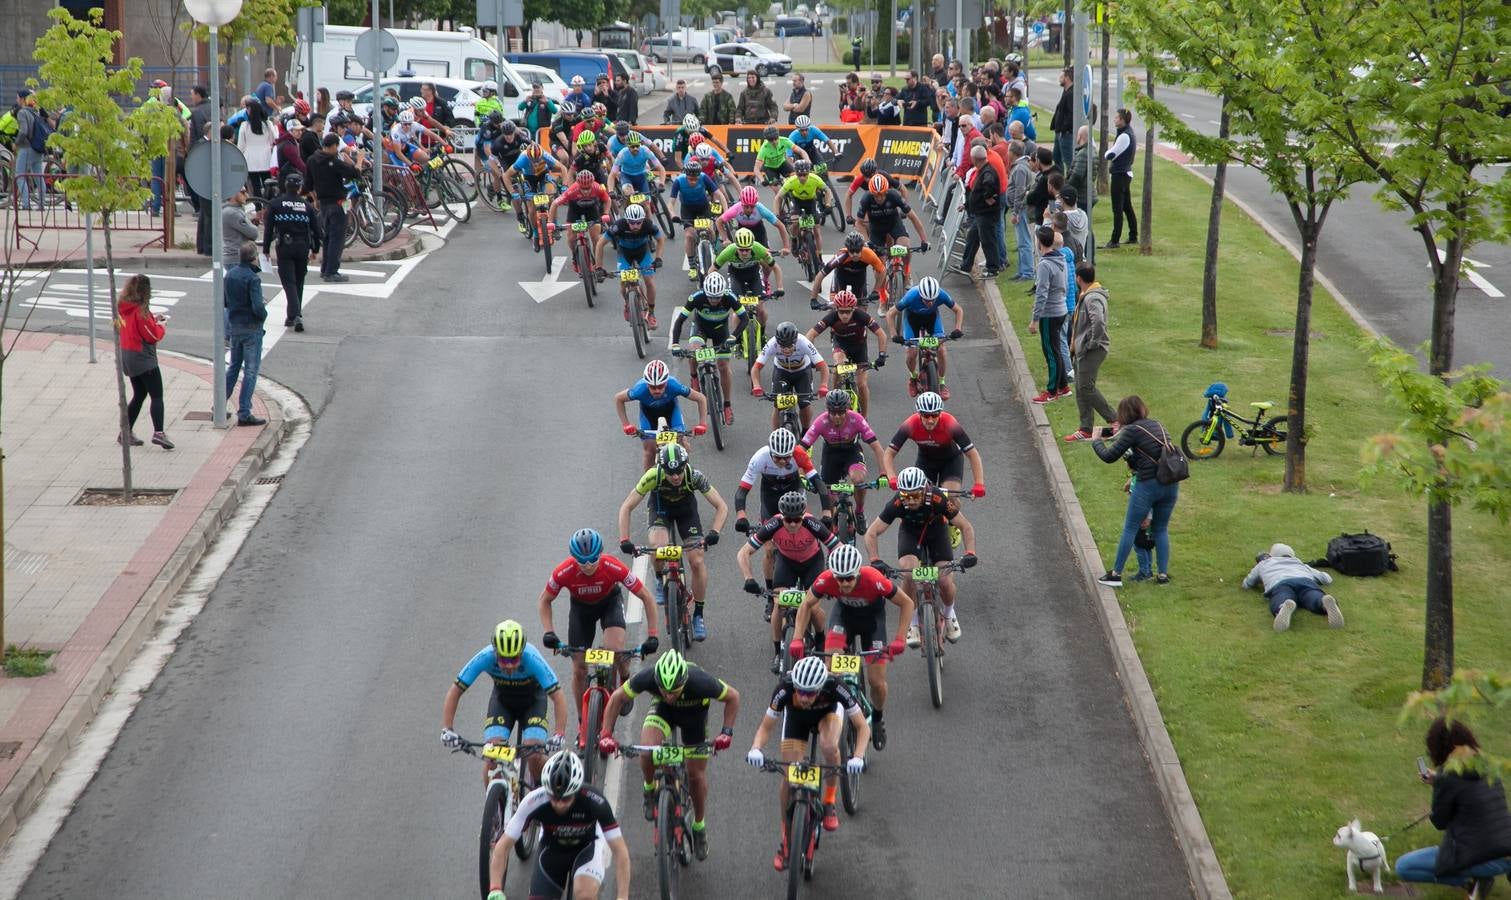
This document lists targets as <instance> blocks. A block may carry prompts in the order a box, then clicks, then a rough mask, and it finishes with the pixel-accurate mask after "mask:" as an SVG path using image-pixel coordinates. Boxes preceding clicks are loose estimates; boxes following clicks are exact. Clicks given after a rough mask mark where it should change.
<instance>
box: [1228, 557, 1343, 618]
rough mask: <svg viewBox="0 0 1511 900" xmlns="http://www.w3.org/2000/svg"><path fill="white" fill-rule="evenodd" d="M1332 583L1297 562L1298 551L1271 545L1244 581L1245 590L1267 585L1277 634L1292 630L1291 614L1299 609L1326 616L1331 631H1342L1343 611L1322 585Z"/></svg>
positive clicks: (1266, 590)
mask: <svg viewBox="0 0 1511 900" xmlns="http://www.w3.org/2000/svg"><path fill="white" fill-rule="evenodd" d="M1332 583H1333V576H1331V575H1329V574H1327V573H1326V572H1319V571H1317V570H1316V569H1314V568H1312V567H1311V566H1309V565H1307V564H1306V563H1304V562H1302V561H1301V560H1299V559H1297V558H1296V551H1294V550H1292V549H1291V548H1290V547H1288V546H1287V545H1285V544H1272V545H1270V552H1269V553H1261V554H1259V556H1257V557H1255V559H1254V568H1253V569H1250V570H1249V574H1248V575H1247V576H1246V577H1245V578H1244V580H1243V586H1244V588H1245V589H1248V588H1251V587H1254V586H1255V585H1259V584H1263V585H1264V596H1265V599H1267V600H1269V601H1270V613H1271V615H1273V616H1274V617H1275V630H1276V631H1285V630H1286V629H1288V628H1290V627H1291V614H1292V613H1294V612H1295V611H1296V607H1297V606H1300V607H1301V608H1302V609H1305V610H1308V611H1310V612H1314V613H1316V614H1317V615H1319V616H1327V624H1328V627H1329V628H1342V627H1343V612H1342V610H1340V609H1338V601H1337V600H1334V599H1333V595H1332V594H1328V593H1324V592H1323V590H1322V585H1324V584H1332Z"/></svg>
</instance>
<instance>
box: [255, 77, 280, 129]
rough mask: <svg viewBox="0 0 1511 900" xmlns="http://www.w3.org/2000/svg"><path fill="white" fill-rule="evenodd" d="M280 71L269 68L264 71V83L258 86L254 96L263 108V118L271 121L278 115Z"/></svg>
mask: <svg viewBox="0 0 1511 900" xmlns="http://www.w3.org/2000/svg"><path fill="white" fill-rule="evenodd" d="M277 84H278V70H277V69H275V68H273V67H272V66H269V67H268V68H266V69H263V70H262V83H261V84H259V85H257V90H255V91H253V92H252V94H253V96H255V97H256V98H257V101H258V105H259V106H261V107H262V118H263V119H264V120H267V119H271V118H272V117H273V116H276V115H278V105H277V104H278V88H277V86H276V85H277Z"/></svg>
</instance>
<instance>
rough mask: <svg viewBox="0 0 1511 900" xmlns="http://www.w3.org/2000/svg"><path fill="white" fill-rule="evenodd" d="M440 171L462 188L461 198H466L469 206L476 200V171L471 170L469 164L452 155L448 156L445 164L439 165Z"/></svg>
mask: <svg viewBox="0 0 1511 900" xmlns="http://www.w3.org/2000/svg"><path fill="white" fill-rule="evenodd" d="M441 171H442V172H445V173H446V174H447V175H448V176H449V177H450V178H451V179H452V180H453V181H455V182H456V184H457V186H458V187H460V188H461V189H462V199H463V200H466V201H467V204H468V205H469V206H470V205H472V204H473V203H476V202H477V198H478V188H477V172H475V171H473V168H472V167H471V166H469V165H467V164H466V163H464V162H462V161H461V160H459V159H457V158H456V157H454V156H453V157H449V158H448V159H447V160H446V163H445V165H443V166H441Z"/></svg>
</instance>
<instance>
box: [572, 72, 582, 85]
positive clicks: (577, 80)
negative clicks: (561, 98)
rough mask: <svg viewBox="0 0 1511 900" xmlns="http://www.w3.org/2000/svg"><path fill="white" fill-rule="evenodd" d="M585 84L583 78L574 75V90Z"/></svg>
mask: <svg viewBox="0 0 1511 900" xmlns="http://www.w3.org/2000/svg"><path fill="white" fill-rule="evenodd" d="M583 84H585V82H584V81H583V80H582V76H581V75H573V76H572V87H574V88H575V87H582V86H583Z"/></svg>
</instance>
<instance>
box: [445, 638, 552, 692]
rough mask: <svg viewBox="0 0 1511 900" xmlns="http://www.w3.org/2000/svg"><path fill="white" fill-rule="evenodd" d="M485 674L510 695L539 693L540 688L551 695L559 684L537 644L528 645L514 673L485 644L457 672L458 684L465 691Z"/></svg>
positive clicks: (497, 687)
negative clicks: (536, 646)
mask: <svg viewBox="0 0 1511 900" xmlns="http://www.w3.org/2000/svg"><path fill="white" fill-rule="evenodd" d="M482 675H487V676H489V677H490V678H492V679H493V689H494V690H496V691H501V692H504V693H509V694H536V693H539V692H541V691H544V692H545V693H547V694H549V693H551V692H552V691H554V690H556V689H557V687H558V682H557V680H556V673H555V672H553V671H551V666H550V665H548V664H547V663H546V658H545V657H544V656H541V655H540V651H539V650H536V649H535V645H534V644H526V645H525V652H524V653H523V654H522V655H521V656H520V664H519V665H518V666H516V667H515V669H514V671H512V672H509V671H505V670H504V669H502V668H500V667H499V664H498V653H497V652H496V651H495V650H494V649H493V648H492V647H484V648H483V649H481V650H479V651H477V655H476V656H474V657H472V659H470V660H468V661H467V665H465V666H463V667H462V671H460V672H458V673H457V676H456V686H457V687H459V688H461V689H462V690H464V691H465V690H466V689H467V688H470V687H472V683H473V682H475V681H477V679H478V677H479V676H482Z"/></svg>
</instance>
